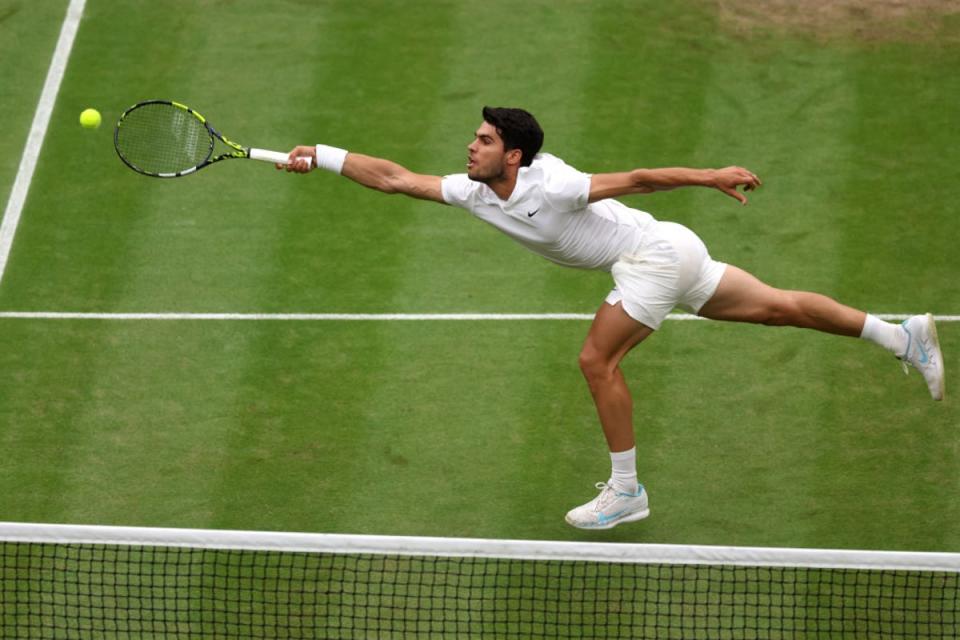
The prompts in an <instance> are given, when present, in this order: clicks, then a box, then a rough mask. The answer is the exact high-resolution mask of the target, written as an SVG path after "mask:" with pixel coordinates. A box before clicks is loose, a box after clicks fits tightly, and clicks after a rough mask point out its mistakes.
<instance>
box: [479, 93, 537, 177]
mask: <svg viewBox="0 0 960 640" xmlns="http://www.w3.org/2000/svg"><path fill="white" fill-rule="evenodd" d="M483 119H484V121H485V122H489V123H490V124H492V125H493V126H494V127H496V128H497V133H498V134H499V135H500V137H501V138H502V139H503V148H504V150H505V151H510V150H511V149H520V152H521V156H520V165H521V166H523V167H529V166H530V163H532V162H533V158H534V157H535V156H536V155H537V153H539V152H540V147H542V146H543V129H541V128H540V124H539V123H538V122H537V119H536V118H534V117H533V116H532V115H531V114H530V113H529V112H527V111H524V110H523V109H512V108H508V107H484V108H483Z"/></svg>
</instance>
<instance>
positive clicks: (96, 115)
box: [80, 109, 101, 129]
mask: <svg viewBox="0 0 960 640" xmlns="http://www.w3.org/2000/svg"><path fill="white" fill-rule="evenodd" d="M100 121H101V118H100V112H99V111H97V110H96V109H84V110H83V113H81V114H80V124H81V126H83V128H84V129H96V128H97V127H99V126H100Z"/></svg>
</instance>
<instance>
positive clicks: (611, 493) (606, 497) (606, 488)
mask: <svg viewBox="0 0 960 640" xmlns="http://www.w3.org/2000/svg"><path fill="white" fill-rule="evenodd" d="M593 486H594V488H596V489H600V495H599V496H597V502H596V504H595V505H594V506H593V510H594V511H602V510H603V509H605V508H606V507H607V506H608V505H609V504H610V503H611V502H613V501H614V500H615V499H616V497H617V490H616V489H614V488H613V487H611V486H610V485H608V484H607V483H606V482H598V483H597V484H595V485H593Z"/></svg>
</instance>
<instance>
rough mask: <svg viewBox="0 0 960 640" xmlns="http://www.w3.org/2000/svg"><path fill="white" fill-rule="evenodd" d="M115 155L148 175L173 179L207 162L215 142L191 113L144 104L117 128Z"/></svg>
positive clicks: (160, 104) (167, 106)
mask: <svg viewBox="0 0 960 640" xmlns="http://www.w3.org/2000/svg"><path fill="white" fill-rule="evenodd" d="M115 143H116V147H117V152H118V153H119V154H120V157H121V158H122V159H123V160H124V162H126V163H127V164H128V165H130V166H131V167H133V168H134V169H136V170H137V171H140V172H142V173H147V174H151V175H176V174H177V173H181V172H184V171H187V170H188V169H192V168H193V167H196V166H197V165H199V164H201V163H203V162H204V161H205V160H207V159H208V158H209V157H210V155H211V154H212V152H213V145H214V138H213V136H211V135H210V132H209V131H208V130H207V128H206V126H205V125H204V124H203V122H201V121H200V120H199V119H198V118H197V117H196V116H194V115H193V114H192V113H190V112H188V111H186V110H184V109H182V108H180V107H178V106H176V105H172V104H169V103H164V102H154V103H144V104H141V105H139V106H137V107H135V108H134V109H131V110H130V111H128V112H127V113H126V114H125V115H124V117H123V118H122V120H121V121H120V123H119V124H118V125H117V129H116V136H115Z"/></svg>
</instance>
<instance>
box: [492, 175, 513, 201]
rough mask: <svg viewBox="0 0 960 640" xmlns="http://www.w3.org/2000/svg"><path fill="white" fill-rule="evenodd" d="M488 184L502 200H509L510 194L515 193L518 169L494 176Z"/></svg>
mask: <svg viewBox="0 0 960 640" xmlns="http://www.w3.org/2000/svg"><path fill="white" fill-rule="evenodd" d="M486 184H487V186H488V187H490V188H491V189H492V190H493V192H494V193H495V194H497V197H498V198H500V199H501V200H509V199H510V194H512V193H513V190H514V188H515V187H516V186H517V170H514V171H506V172H504V173H503V175H500V176H498V177H496V178H492V179H491V180H489V181H488V182H487V183H486Z"/></svg>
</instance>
